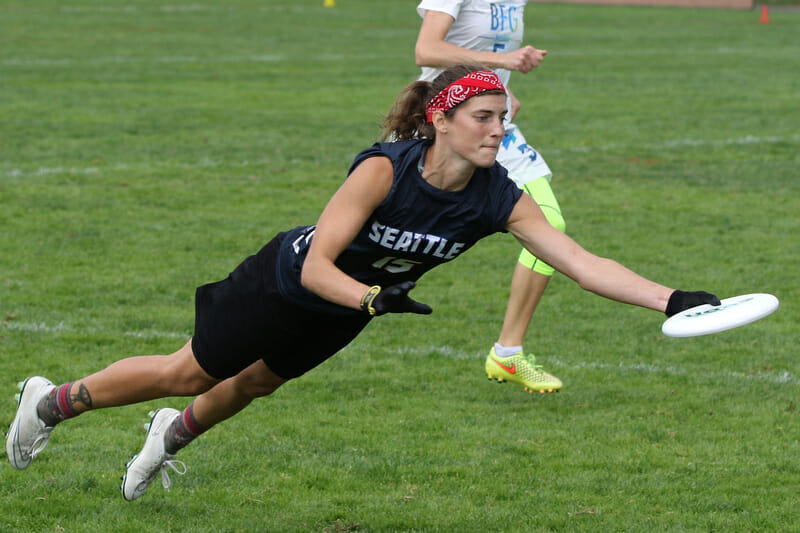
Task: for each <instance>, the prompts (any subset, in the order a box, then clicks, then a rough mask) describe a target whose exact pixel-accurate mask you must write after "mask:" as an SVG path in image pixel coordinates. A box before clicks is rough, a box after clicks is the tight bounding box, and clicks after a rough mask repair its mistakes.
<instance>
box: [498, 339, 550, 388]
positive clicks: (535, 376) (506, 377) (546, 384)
mask: <svg viewBox="0 0 800 533" xmlns="http://www.w3.org/2000/svg"><path fill="white" fill-rule="evenodd" d="M486 375H487V376H489V379H495V380H497V381H498V382H500V383H502V382H504V381H508V382H511V383H518V384H520V385H522V386H523V387H525V390H526V391H528V392H529V393H531V394H533V393H534V392H539V393H541V394H545V393H547V392H558V391H559V390H561V385H562V384H561V380H560V379H558V378H557V377H555V376H551V375H550V374H548V373H547V372H545V371H544V370H542V365H537V364H536V357H535V356H534V355H533V354H528V355H525V354H523V353H522V352H518V353H516V354H514V355H510V356H508V357H498V356H497V354H496V353H495V351H494V348H492V349H491V350H490V351H489V355H488V357H486Z"/></svg>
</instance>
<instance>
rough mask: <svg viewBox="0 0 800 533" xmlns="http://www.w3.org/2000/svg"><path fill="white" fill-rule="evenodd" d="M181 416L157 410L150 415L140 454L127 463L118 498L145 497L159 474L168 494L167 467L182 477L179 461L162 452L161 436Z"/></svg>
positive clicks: (177, 412) (162, 442)
mask: <svg viewBox="0 0 800 533" xmlns="http://www.w3.org/2000/svg"><path fill="white" fill-rule="evenodd" d="M180 415H181V413H180V411H178V410H177V409H169V408H168V409H159V410H158V411H156V412H154V413H151V416H152V418H151V419H150V423H149V424H147V425H146V426H145V427H146V428H147V437H146V438H145V441H144V446H143V447H142V450H141V451H140V452H139V453H137V454H136V455H134V456H133V458H132V459H131V460H130V461H129V462H128V464H127V465H126V466H127V468H128V469H127V471H126V472H125V475H124V476H122V487H120V488H121V489H122V497H123V498H125V499H126V500H128V501H129V502H132V501H133V500H135V499H136V498H138V497H139V496H141V495H142V494H144V493H145V491H146V490H147V487H149V486H150V483H152V482H153V480H154V479H155V477H156V474H158V472H159V470H160V471H161V485H162V486H163V487H164V488H165V489H167V490H169V486H170V481H169V474H168V473H167V467H170V468H171V469H172V470H174V471H175V472H176V473H178V474H180V475H183V474H185V473H186V465H185V464H183V463H182V462H181V461H173V460H172V459H173V458H174V457H175V455H173V454H169V453H167V452H166V450H165V449H164V436H165V434H166V432H167V430H168V429H169V427H170V425H171V424H172V421H173V420H175V419H176V418H177V417H179V416H180ZM178 467H180V468H178Z"/></svg>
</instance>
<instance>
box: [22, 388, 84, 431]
mask: <svg viewBox="0 0 800 533" xmlns="http://www.w3.org/2000/svg"><path fill="white" fill-rule="evenodd" d="M74 383H75V382H74V381H73V382H70V383H65V384H64V385H61V386H59V387H56V388H55V389H53V391H52V392H51V393H50V394H49V395H48V396H46V397H44V398H42V401H41V402H39V405H38V406H37V408H36V411H37V414H38V415H39V418H40V419H41V420H42V422H44V423H45V425H47V426H50V427H53V426H55V425H56V424H58V423H59V422H63V421H64V420H66V419H68V418H74V417H76V416H78V415H79V414H81V413H82V412H84V411H86V410H87V409H91V408H92V395H91V394H89V389H87V388H86V385H84V384H83V383H78V390H77V391H75V393H72V392H71V390H72V385H73V384H74ZM79 404H83V406H81V405H79Z"/></svg>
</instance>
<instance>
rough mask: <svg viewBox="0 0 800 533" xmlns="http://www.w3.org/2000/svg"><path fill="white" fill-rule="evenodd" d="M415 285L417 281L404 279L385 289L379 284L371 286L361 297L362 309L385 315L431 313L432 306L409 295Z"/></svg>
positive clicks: (370, 312) (374, 314) (372, 313)
mask: <svg viewBox="0 0 800 533" xmlns="http://www.w3.org/2000/svg"><path fill="white" fill-rule="evenodd" d="M415 286H416V283H414V282H413V281H404V282H403V283H398V284H397V285H390V286H389V287H386V288H385V289H382V288H381V287H380V286H379V285H375V286H374V287H370V289H369V290H368V291H367V293H366V294H365V295H364V296H363V297H362V298H361V309H363V310H364V312H365V313H368V314H370V315H372V316H379V315H384V314H386V313H417V314H420V315H429V314H431V313H432V312H433V309H431V308H430V306H427V305H425V304H423V303H420V302H417V301H415V300H412V299H411V298H409V297H408V291H410V290H411V289H413V288H414V287H415Z"/></svg>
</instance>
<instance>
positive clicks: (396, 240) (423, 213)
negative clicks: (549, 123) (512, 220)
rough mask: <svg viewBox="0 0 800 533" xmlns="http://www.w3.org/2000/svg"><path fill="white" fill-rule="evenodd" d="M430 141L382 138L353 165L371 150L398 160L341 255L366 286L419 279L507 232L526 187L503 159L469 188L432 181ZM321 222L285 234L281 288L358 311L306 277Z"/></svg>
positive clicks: (340, 310)
mask: <svg viewBox="0 0 800 533" xmlns="http://www.w3.org/2000/svg"><path fill="white" fill-rule="evenodd" d="M429 145H430V141H427V140H411V141H398V142H389V143H376V144H374V145H373V146H372V147H371V148H368V149H367V150H364V151H363V152H361V153H360V154H359V155H358V156H356V158H355V160H354V162H353V165H352V166H351V167H350V170H349V172H348V174H349V173H350V172H353V170H354V169H355V168H356V167H357V166H358V165H359V164H360V163H361V162H363V161H364V160H366V159H367V158H370V157H387V158H389V159H390V160H391V162H392V166H393V167H394V184H393V185H392V188H391V190H390V192H389V194H388V196H387V197H386V199H385V200H383V202H381V204H380V205H379V206H378V208H377V209H375V211H374V212H373V213H372V216H371V217H370V219H369V220H368V221H367V223H366V224H365V225H364V227H362V228H361V230H360V231H359V232H358V235H356V238H355V239H353V242H351V243H350V245H349V246H347V248H346V249H345V250H344V251H343V252H342V254H341V255H340V256H339V257H338V258H337V260H336V266H338V267H339V268H340V269H341V270H342V271H343V272H345V273H346V274H348V275H350V276H352V277H353V278H355V279H357V280H358V281H361V282H362V283H365V284H366V285H370V286H372V285H380V286H382V287H386V286H389V285H394V284H396V283H400V282H402V281H407V280H411V281H416V280H417V279H419V277H420V276H422V275H423V274H424V273H425V272H427V271H428V270H430V269H432V268H433V267H435V266H437V265H440V264H442V263H445V262H447V261H450V260H452V259H455V258H456V257H458V256H459V255H460V254H462V253H463V252H465V251H466V250H468V249H469V248H470V247H471V246H472V245H473V244H475V243H476V242H477V241H479V240H480V239H482V238H483V237H486V236H488V235H491V234H492V233H496V232H500V231H505V229H504V228H505V225H506V222H507V221H508V217H509V216H510V215H511V211H512V209H513V208H514V206H515V205H516V203H517V200H519V197H520V195H521V194H522V192H521V190H520V189H519V188H518V187H517V186H516V185H515V184H514V182H513V181H511V180H510V179H509V178H508V173H507V172H506V170H505V169H504V168H503V167H502V166H500V165H499V164H498V163H495V164H494V165H493V166H491V167H489V168H478V169H476V170H475V173H474V174H473V176H472V179H471V180H470V182H469V184H468V185H467V187H466V188H464V189H463V190H460V191H444V190H441V189H438V188H436V187H433V186H432V185H430V184H429V183H428V182H426V181H425V180H424V179H423V178H422V175H421V174H420V171H419V161H420V158H421V157H422V156H423V155H424V152H425V150H426V149H427V147H428V146H429ZM314 229H315V226H300V227H297V228H295V229H293V230H291V231H289V232H288V233H287V234H286V236H285V238H284V240H283V244H282V246H281V249H280V253H279V256H278V268H277V276H278V287H279V289H280V291H281V294H282V295H283V296H284V297H285V298H287V299H289V300H290V301H292V302H293V303H296V304H298V305H301V306H303V307H307V308H310V309H316V310H325V311H328V312H333V313H336V314H348V313H351V312H352V313H357V312H358V311H354V310H352V309H350V308H346V307H343V306H340V305H337V304H334V303H331V302H328V301H326V300H323V299H322V298H320V297H318V296H316V295H315V294H313V293H312V292H310V291H308V290H307V289H305V288H303V287H302V285H301V284H300V271H301V269H302V268H303V261H304V260H305V257H306V254H307V252H308V247H309V246H310V244H311V240H312V239H313V235H314Z"/></svg>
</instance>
